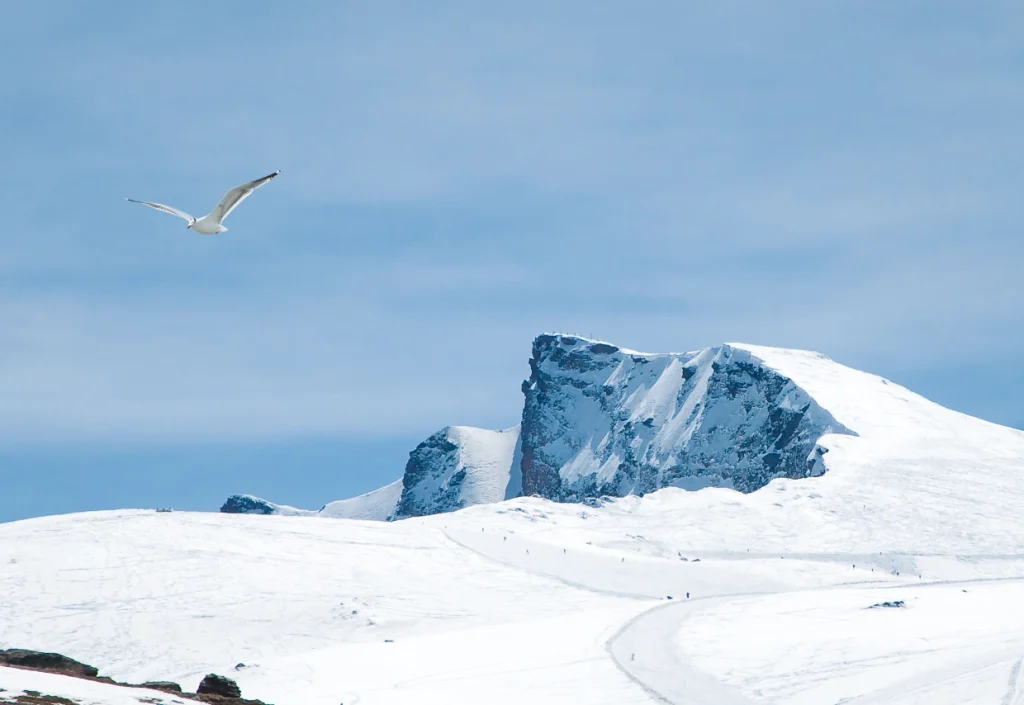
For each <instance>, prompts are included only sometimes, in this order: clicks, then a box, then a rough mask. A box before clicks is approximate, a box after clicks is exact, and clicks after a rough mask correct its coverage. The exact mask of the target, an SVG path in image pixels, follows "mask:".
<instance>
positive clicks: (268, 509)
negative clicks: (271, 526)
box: [220, 494, 274, 514]
mask: <svg viewBox="0 0 1024 705" xmlns="http://www.w3.org/2000/svg"><path fill="white" fill-rule="evenodd" d="M220 511H221V512H223V513H224V514H273V513H274V505H272V504H271V503H270V502H265V501H263V500H262V499H259V498H258V497H252V496H250V495H246V494H235V495H231V496H230V497H228V498H227V501H225V502H224V504H223V505H222V506H221V508H220Z"/></svg>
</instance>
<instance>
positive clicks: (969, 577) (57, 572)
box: [0, 346, 1024, 705]
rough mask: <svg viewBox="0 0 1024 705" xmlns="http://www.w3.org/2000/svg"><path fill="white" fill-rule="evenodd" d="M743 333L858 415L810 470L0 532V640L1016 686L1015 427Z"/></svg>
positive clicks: (596, 681) (460, 698)
mask: <svg viewBox="0 0 1024 705" xmlns="http://www.w3.org/2000/svg"><path fill="white" fill-rule="evenodd" d="M736 347H742V348H743V349H745V350H747V351H749V353H750V354H751V355H754V356H755V357H757V358H758V359H760V360H763V361H764V362H765V363H766V364H767V365H769V366H771V367H772V368H774V369H776V370H778V371H779V372H781V373H782V374H784V375H786V376H787V377H789V378H791V379H792V380H793V381H794V383H795V384H797V385H798V386H799V387H800V388H801V389H802V390H804V391H805V392H806V393H807V394H808V395H810V396H811V397H812V398H814V399H815V400H816V401H817V402H818V403H819V404H820V405H821V407H822V408H824V409H826V410H827V411H828V412H829V413H830V414H832V415H833V416H834V417H835V419H836V420H837V421H839V422H840V423H842V424H843V425H845V426H846V427H848V428H849V429H851V430H852V431H854V432H856V433H857V434H858V435H856V436H852V435H839V434H835V435H827V436H825V437H824V438H822V439H821V441H820V444H821V445H823V446H824V447H826V448H828V453H826V454H825V462H826V463H827V466H828V472H826V473H825V474H824V475H822V476H820V477H813V478H808V479H803V480H783V479H778V480H773V481H772V482H771V483H769V485H768V486H766V487H765V488H763V489H761V490H758V491H756V492H753V493H750V494H741V493H738V492H735V491H733V490H729V489H724V488H706V489H703V490H699V491H684V490H680V489H676V488H667V489H664V490H661V491H658V492H654V493H651V494H648V495H646V496H644V497H636V496H630V497H625V498H622V499H615V500H608V501H598V502H594V503H593V505H579V504H557V503H552V502H548V501H546V500H542V499H538V498H519V499H512V500H508V501H505V502H498V503H483V504H477V505H476V506H471V507H469V508H467V509H463V510H461V511H457V512H453V513H450V514H442V515H436V516H430V517H424V518H415V519H408V520H404V521H400V522H387V523H385V522H373V521H356V520H350V519H337V520H331V521H311V520H310V519H309V518H308V517H305V516H280V515H273V516H257V515H228V514H200V513H180V512H171V513H157V512H144V511H118V512H97V513H89V514H78V515H66V516H58V517H45V518H40V519H32V520H27V521H20V522H15V523H10V524H3V525H0V648H14V647H20V648H31V649H39V650H48V651H58V652H60V653H64V654H66V655H68V656H70V657H72V658H75V659H78V660H80V661H83V662H85V663H91V664H93V665H95V666H97V667H99V668H100V669H101V673H102V674H103V675H109V676H112V677H114V678H116V679H118V680H123V681H131V682H141V681H146V680H174V681H178V682H180V683H181V684H182V685H183V686H184V687H185V688H186V689H194V688H195V687H196V685H197V684H198V682H199V680H200V679H201V678H202V677H203V675H205V674H206V673H210V672H216V673H221V674H224V675H227V676H229V677H231V678H234V679H236V680H237V681H238V683H239V685H240V686H241V687H242V692H243V695H244V696H246V697H252V698H259V699H261V700H264V701H266V702H269V703H275V704H276V705H289V704H291V703H295V704H299V703H301V704H303V705H306V704H309V705H320V704H323V705H338V703H345V704H346V705H351V703H360V704H361V705H374V704H392V703H395V704H397V703H409V702H415V703H425V704H429V703H438V704H440V703H446V704H447V703H477V702H486V703H496V704H501V703H517V704H521V703H524V702H529V703H538V704H545V703H607V704H609V705H610V704H612V703H614V704H616V705H631V704H633V703H670V704H673V705H680V704H686V705H694V704H697V703H701V704H703V705H725V704H727V703H729V704H736V703H747V704H749V703H772V704H792V705H811V704H818V703H826V704H828V705H832V704H833V703H839V702H842V703H844V705H882V704H883V703H885V704H887V705H924V704H926V703H927V704H928V705H962V704H968V703H970V704H974V703H977V704H979V705H980V704H982V703H986V704H989V703H996V704H998V705H1024V675H1022V670H1024V669H1022V659H1024V611H1022V610H1021V609H1020V596H1021V595H1024V515H1022V512H1021V511H1020V507H1022V506H1024V433H1021V432H1018V431H1014V430H1012V429H1007V428H1003V427H1000V426H997V425H994V424H990V423H987V422H984V421H980V420H978V419H973V418H970V417H967V416H964V415H962V414H958V413H956V412H952V411H950V410H948V409H944V408H942V407H940V406H938V405H936V404H934V403H932V402H930V401H928V400H926V399H924V398H922V397H920V396H918V395H916V394H913V393H912V392H910V391H908V390H906V389H904V388H902V387H900V386H898V385H895V384H892V383H891V382H887V381H886V380H882V379H881V378H878V377H876V376H874V375H870V374H865V373H862V372H857V371H856V370H851V369H850V368H847V367H844V366H842V365H838V364H836V363H834V362H832V361H830V360H828V359H827V358H823V357H822V356H819V355H816V354H814V353H804V352H796V351H785V350H777V349H769V348H756V347H753V346H736ZM652 409H654V407H652ZM463 440H464V441H465V440H466V439H463ZM464 447H466V448H472V447H473V442H472V439H470V442H468V443H464ZM509 452H510V453H511V452H514V447H513V444H510V449H509ZM491 489H493V488H483V487H482V488H481V492H482V493H483V492H490V491H491ZM481 496H483V494H481ZM698 559H699V560H698ZM669 596H671V598H672V599H668V598H669ZM895 601H900V602H902V606H899V607H872V606H873V605H880V604H881V603H883V602H890V603H893V602H895ZM239 663H244V664H245V667H244V668H241V669H238V670H236V669H235V666H236V664H239ZM10 670H11V669H0V688H3V689H6V690H8V691H16V690H18V689H25V688H26V686H25V685H24V684H22V683H21V682H20V681H18V680H17V678H19V677H21V676H20V674H17V675H16V676H12V675H11V674H10ZM53 687H54V688H56V687H57V686H56V685H54V686H53ZM61 687H64V686H61ZM68 687H70V686H68ZM34 689H37V690H41V689H39V688H34ZM55 692H56V691H55ZM56 694H60V693H56ZM0 695H3V694H2V693H0ZM83 697H84V696H83ZM103 697H104V698H106V697H107V696H103ZM118 697H121V695H120V694H118V695H116V696H115V695H114V694H110V695H109V699H98V700H92V701H89V702H97V703H118V705H120V703H121V701H120V700H117V699H116V698H118ZM163 697H166V695H164V696H163ZM83 702H85V700H83Z"/></svg>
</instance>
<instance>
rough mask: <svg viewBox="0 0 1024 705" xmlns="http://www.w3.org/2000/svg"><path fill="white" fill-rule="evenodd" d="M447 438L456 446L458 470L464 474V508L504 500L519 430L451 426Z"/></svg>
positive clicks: (462, 496) (517, 428) (515, 428)
mask: <svg viewBox="0 0 1024 705" xmlns="http://www.w3.org/2000/svg"><path fill="white" fill-rule="evenodd" d="M448 438H449V439H450V440H451V441H452V442H453V443H455V444H456V445H457V446H458V447H459V450H458V451H457V452H458V455H459V464H458V469H459V470H465V472H466V479H465V481H464V482H463V484H462V492H461V498H462V501H463V503H464V504H465V506H467V507H468V506H471V505H474V504H489V503H492V502H500V501H502V500H503V499H505V488H506V487H508V484H509V471H510V469H511V467H512V456H513V454H514V452H515V448H516V442H517V441H518V440H519V427H518V426H515V427H513V428H510V429H507V430H503V431H490V430H488V429H484V428H474V427H473V426H452V427H451V429H450V430H449V432H448Z"/></svg>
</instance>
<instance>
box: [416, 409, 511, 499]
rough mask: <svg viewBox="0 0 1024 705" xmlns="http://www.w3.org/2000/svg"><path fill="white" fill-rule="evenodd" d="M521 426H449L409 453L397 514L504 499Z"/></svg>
mask: <svg viewBox="0 0 1024 705" xmlns="http://www.w3.org/2000/svg"><path fill="white" fill-rule="evenodd" d="M518 438H519V429H518V427H516V428H511V429H508V430H505V431H488V430H485V429H482V428H472V427H469V426H449V427H447V428H443V429H441V430H440V431H438V432H437V433H435V434H433V435H432V436H430V438H428V439H427V440H425V441H423V442H422V443H420V444H419V445H418V446H416V448H415V450H413V451H412V452H411V453H410V454H409V462H408V463H407V464H406V466H405V476H404V477H403V479H402V485H403V487H402V498H401V500H400V501H399V503H398V512H397V516H399V517H403V518H404V517H413V516H423V515H426V514H439V513H441V512H451V511H455V510H456V509H462V508H463V507H467V506H470V505H473V504H485V503H490V502H500V501H502V500H503V499H505V491H506V488H507V487H508V483H509V471H510V469H511V467H512V457H513V455H514V452H515V447H516V441H517V440H518Z"/></svg>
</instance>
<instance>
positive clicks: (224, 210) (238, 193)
mask: <svg viewBox="0 0 1024 705" xmlns="http://www.w3.org/2000/svg"><path fill="white" fill-rule="evenodd" d="M280 173H281V170H280V169H278V170H277V171H275V172H274V173H273V174H267V175H266V176H264V177H262V178H259V179H256V180H255V181H250V182H249V183H247V184H242V185H241V186H235V187H234V188H233V189H231V190H230V191H228V192H227V193H225V194H224V198H222V199H220V203H218V204H217V207H216V208H214V209H213V212H212V213H210V215H211V216H213V218H214V220H216V221H217V222H218V223H220V222H221V221H222V220H224V219H225V218H227V217H228V216H229V215H231V211H233V210H235V208H237V207H238V204H239V203H241V202H242V201H244V200H245V199H246V198H248V197H249V194H250V193H252V192H253V191H255V190H256V189H258V188H259V187H260V186H262V185H263V184H265V183H267V182H268V181H270V180H271V179H273V178H274V177H275V176H277V175H278V174H280Z"/></svg>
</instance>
